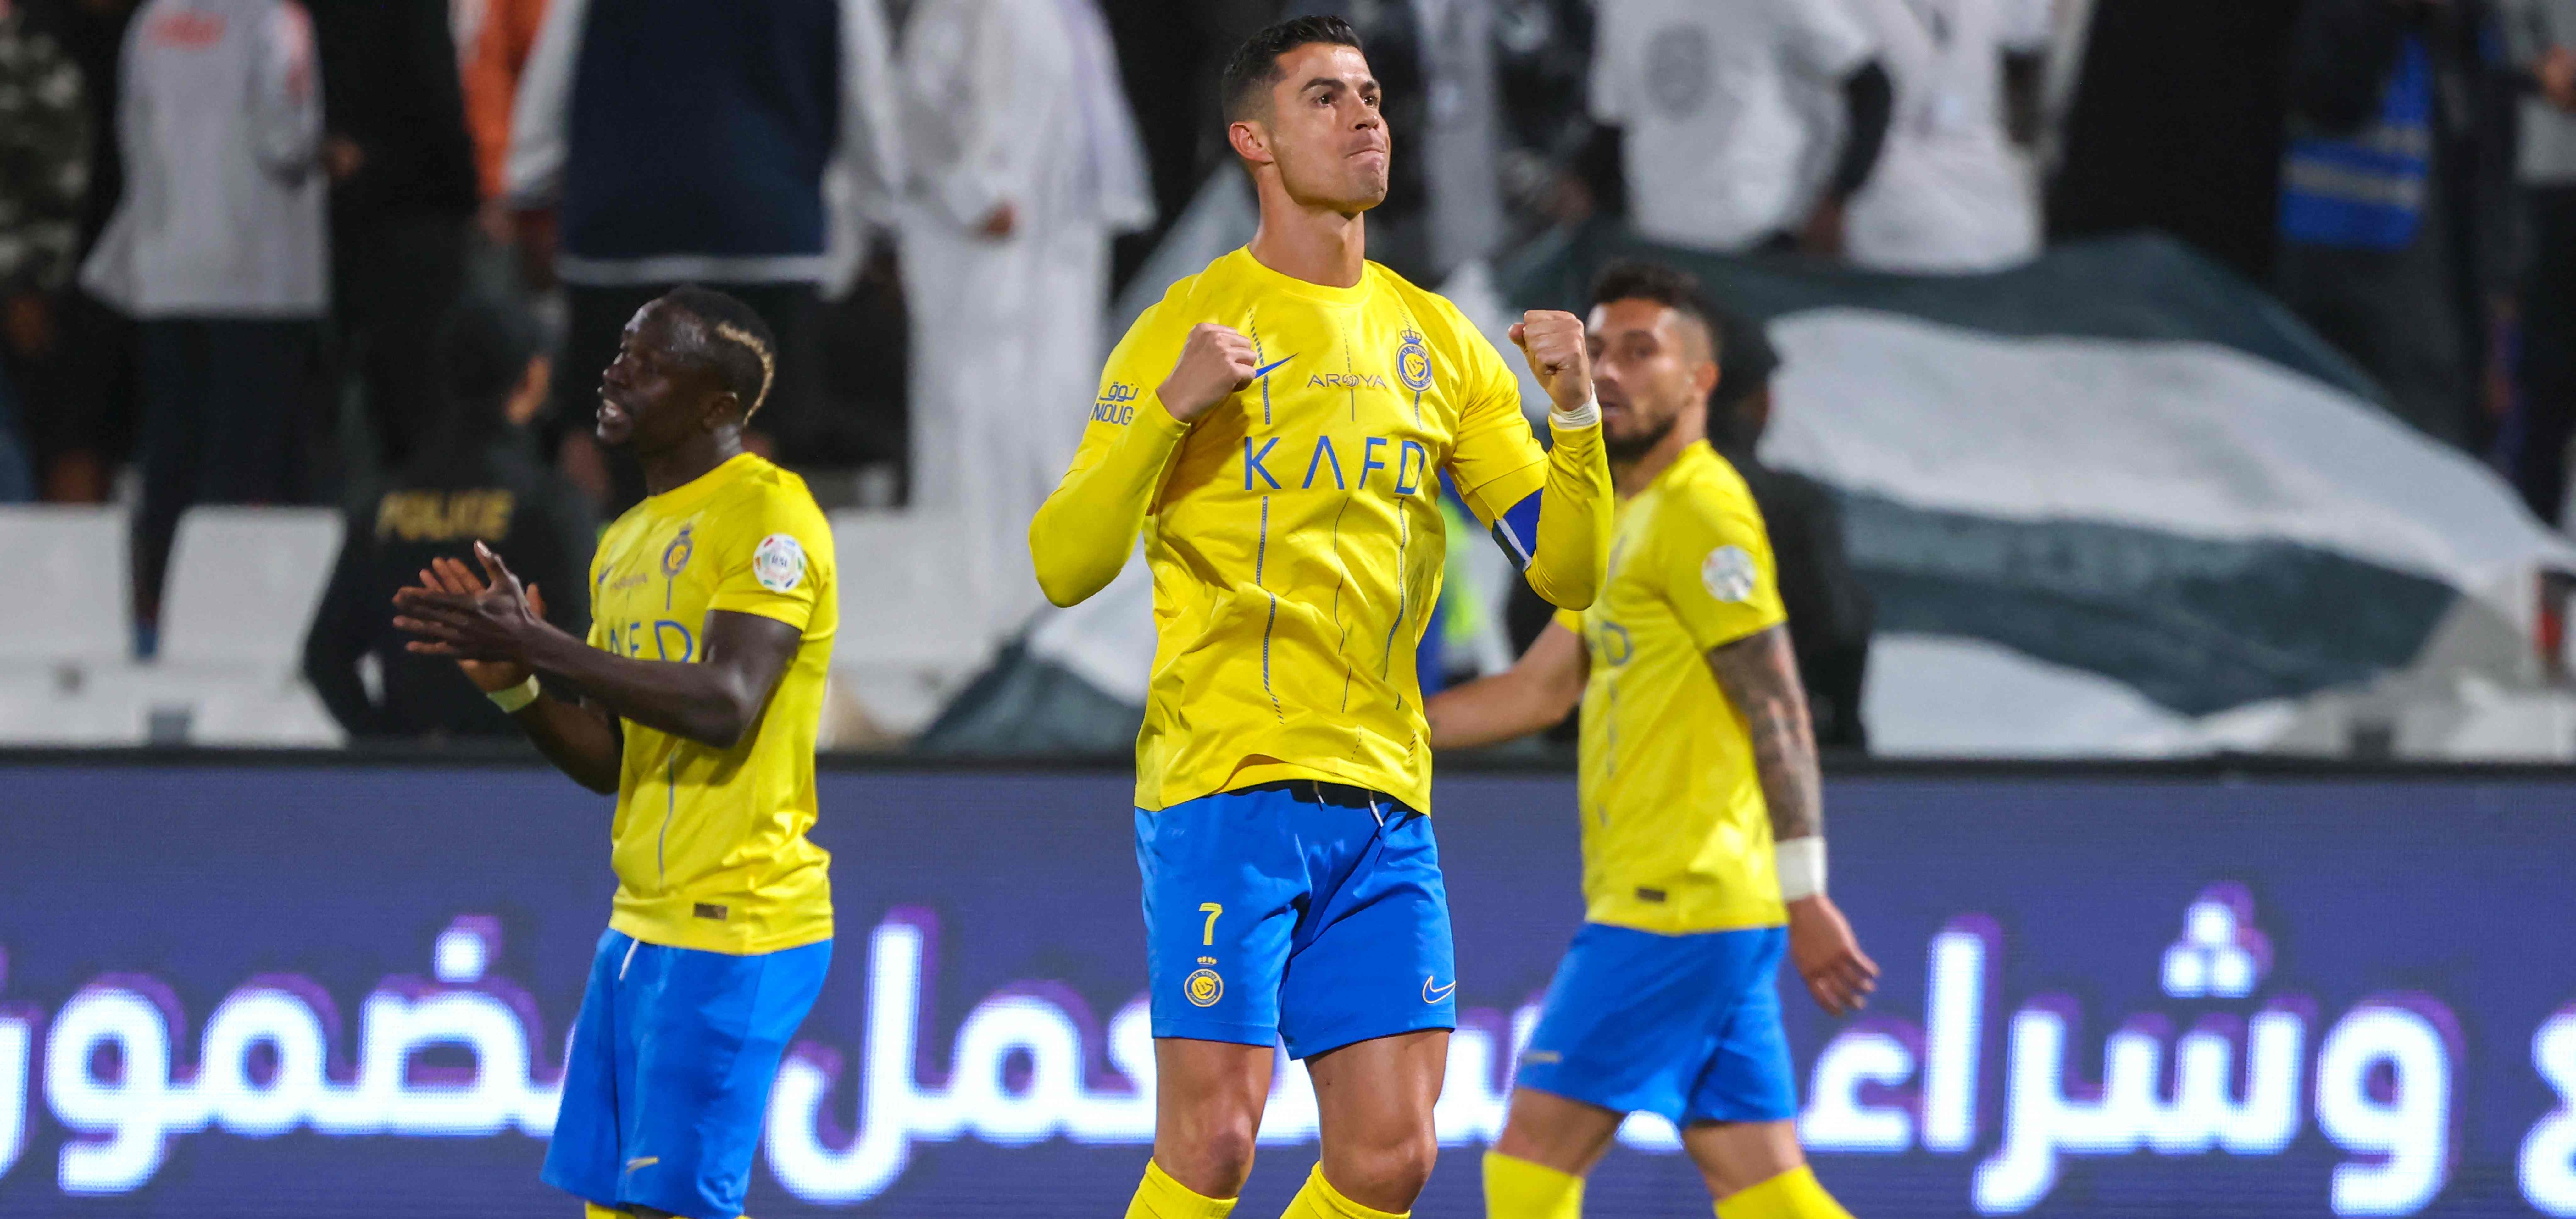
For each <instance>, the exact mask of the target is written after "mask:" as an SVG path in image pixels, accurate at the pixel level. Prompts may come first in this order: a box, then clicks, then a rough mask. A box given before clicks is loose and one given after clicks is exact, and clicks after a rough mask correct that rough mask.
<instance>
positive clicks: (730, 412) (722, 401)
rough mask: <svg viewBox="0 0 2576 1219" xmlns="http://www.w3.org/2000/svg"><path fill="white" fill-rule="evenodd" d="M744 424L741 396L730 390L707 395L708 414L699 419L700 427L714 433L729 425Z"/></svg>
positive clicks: (721, 390)
mask: <svg viewBox="0 0 2576 1219" xmlns="http://www.w3.org/2000/svg"><path fill="white" fill-rule="evenodd" d="M742 422H743V416H742V396H741V395H739V394H736V393H734V392H733V391H732V390H729V389H720V390H717V391H716V392H714V393H712V394H709V395H707V410H706V414H704V415H703V416H701V417H700V418H699V426H701V427H704V428H705V429H706V430H708V431H710V432H712V431H715V430H717V429H718V428H721V427H723V426H724V425H726V424H728V423H731V424H735V425H740V424H741V423H742Z"/></svg>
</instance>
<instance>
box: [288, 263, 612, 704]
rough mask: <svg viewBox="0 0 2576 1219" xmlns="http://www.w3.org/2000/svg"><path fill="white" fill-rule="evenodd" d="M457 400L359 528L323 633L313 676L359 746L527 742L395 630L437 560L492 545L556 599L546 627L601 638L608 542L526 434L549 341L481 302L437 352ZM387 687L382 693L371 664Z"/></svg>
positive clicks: (308, 674) (317, 620)
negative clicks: (425, 740)
mask: <svg viewBox="0 0 2576 1219" xmlns="http://www.w3.org/2000/svg"><path fill="white" fill-rule="evenodd" d="M438 350H439V353H440V358H441V361H442V364H443V366H444V379H445V381H446V388H447V392H448V394H449V396H450V412H449V414H450V420H451V422H450V425H449V430H448V432H447V434H446V436H445V438H444V440H443V441H441V442H439V443H435V444H432V445H431V446H430V447H429V448H428V449H426V450H424V451H423V452H421V453H420V454H418V455H417V456H416V457H415V458H414V459H413V461H412V462H411V463H410V464H409V465H408V466H406V467H405V468H404V469H403V470H402V471H401V472H400V473H398V474H396V475H395V476H394V477H393V479H392V480H391V481H390V484H389V485H388V486H387V487H386V488H385V490H384V491H383V492H382V493H381V494H379V495H377V496H376V497H375V499H374V500H373V501H371V502H370V503H368V504H367V505H366V506H365V507H364V508H362V509H360V510H358V511H356V512H354V513H352V514H351V516H350V518H349V530H348V542H347V543H346V545H345V546H344V547H343V548H342V549H341V552H340V562H339V566H338V568H337V569H336V570H335V571H333V572H332V575H331V585H330V588H329V589H328V590H327V591H326V592H324V593H323V595H322V606H321V608H320V610H318V611H317V612H316V614H315V616H314V621H313V630H312V633H311V634H310V635H308V636H306V638H305V641H304V675H305V679H306V680H308V681H310V682H312V683H313V688H314V690H315V691H316V692H317V693H319V694H320V695H321V696H322V701H323V703H324V705H326V706H328V707H329V708H330V709H331V715H332V717H333V718H334V719H337V720H339V721H340V726H341V727H342V728H345V729H347V730H348V733H349V735H350V736H351V737H356V738H369V737H376V738H385V737H436V736H499V737H516V736H518V735H519V730H518V728H517V727H516V726H515V725H513V724H512V723H511V722H510V719H509V717H508V716H506V715H504V714H502V713H501V712H500V710H499V709H498V708H496V707H494V706H493V705H492V702H491V700H490V699H487V698H485V697H484V696H483V693H482V692H481V691H479V690H476V689H475V688H474V687H473V685H472V684H471V683H469V682H467V681H466V680H465V678H464V676H463V675H462V674H460V673H459V672H458V671H457V668H456V664H455V662H454V661H451V660H447V659H445V658H443V657H424V656H414V655H412V654H411V653H409V652H407V651H405V650H404V648H403V644H404V642H405V641H406V640H407V639H408V638H409V637H408V636H405V635H403V634H401V633H400V632H397V631H395V630H394V629H393V625H392V617H393V615H392V613H391V612H390V610H389V609H388V607H389V606H391V605H392V603H393V595H394V590H395V589H398V588H401V587H403V586H404V585H406V584H412V583H417V582H418V577H419V573H420V572H421V570H422V569H424V568H426V567H428V566H429V560H430V558H431V556H433V555H454V554H456V553H457V552H458V551H459V550H461V549H464V548H466V546H467V545H468V544H469V543H472V542H475V541H483V542H488V543H490V544H491V546H492V548H493V549H494V550H498V551H500V552H501V553H503V554H506V555H509V556H510V565H511V567H512V568H513V569H514V570H516V571H517V572H518V573H519V574H520V576H521V578H523V579H525V580H527V581H528V582H529V583H531V584H534V585H535V586H537V587H538V588H539V589H540V590H542V595H543V597H544V600H545V611H546V618H547V620H548V621H551V622H553V623H554V624H555V625H556V626H559V627H562V628H563V629H565V630H567V631H571V632H573V633H575V634H580V633H581V632H583V631H585V630H587V629H588V627H589V622H590V597H589V592H590V589H589V575H588V573H589V568H590V552H591V547H592V544H593V543H594V542H595V541H596V540H597V537H598V532H599V522H598V518H597V517H596V516H595V515H594V514H593V512H592V510H591V508H590V503H589V501H588V500H587V499H586V498H584V497H583V496H582V495H581V494H580V492H579V491H577V490H576V489H575V488H574V487H573V486H572V484H571V483H570V482H569V481H567V480H565V479H564V478H563V477H562V476H561V475H559V474H557V473H555V472H554V471H553V470H551V469H549V468H547V467H546V466H545V465H544V464H543V463H542V462H540V461H539V460H538V458H537V454H536V446H535V443H534V441H533V439H532V438H531V437H530V435H529V433H528V431H527V425H528V424H529V422H530V421H532V420H533V419H535V418H536V416H537V414H538V412H539V411H540V410H542V409H543V408H544V406H545V404H546V401H547V394H548V392H549V390H550V388H551V381H552V377H551V371H552V369H551V365H550V363H549V361H548V360H547V358H546V356H545V355H544V354H543V346H542V340H541V339H540V337H539V335H538V334H537V332H536V328H535V326H534V325H533V324H532V323H531V322H530V321H529V320H528V319H526V318H525V317H523V316H520V315H518V314H516V313H514V312H512V311H510V310H508V309H506V308H505V307H503V306H499V305H495V304H491V303H487V302H482V301H477V300H469V301H468V302H467V303H466V304H464V305H462V306H460V307H459V308H458V310H457V312H456V314H455V315H454V316H453V317H452V318H451V319H450V320H449V322H448V323H447V326H446V328H445V332H444V333H443V335H442V336H441V339H440V343H439V348H438ZM367 656H373V657H375V658H376V662H377V664H378V665H379V666H381V673H382V676H383V681H382V688H381V691H380V692H372V693H371V692H370V691H369V690H368V689H367V688H366V684H365V683H364V681H363V680H362V679H361V678H360V676H359V668H358V666H359V662H360V660H361V659H362V658H364V657H367Z"/></svg>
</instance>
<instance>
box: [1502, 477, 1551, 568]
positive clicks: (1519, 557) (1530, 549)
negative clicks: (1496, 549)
mask: <svg viewBox="0 0 2576 1219" xmlns="http://www.w3.org/2000/svg"><path fill="white" fill-rule="evenodd" d="M1545 494H1546V492H1544V491H1532V492H1530V493H1529V494H1528V495H1526V496H1523V497H1521V502H1519V503H1517V504H1514V505H1512V506H1511V510H1510V511H1508V512H1505V513H1503V514H1502V515H1501V516H1498V517H1495V518H1494V544H1495V545H1497V546H1500V547H1502V548H1503V553H1504V554H1505V555H1506V556H1508V557H1510V559H1511V561H1512V566H1514V567H1516V568H1518V569H1520V570H1522V571H1528V570H1529V565H1530V560H1531V559H1533V558H1536V557H1537V556H1538V501H1539V497H1540V496H1543V495H1545Z"/></svg>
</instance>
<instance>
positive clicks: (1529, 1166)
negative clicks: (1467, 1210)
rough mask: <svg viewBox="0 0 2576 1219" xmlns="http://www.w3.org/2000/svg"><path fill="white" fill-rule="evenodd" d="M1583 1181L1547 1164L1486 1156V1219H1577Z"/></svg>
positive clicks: (1496, 1154) (1500, 1155)
mask: <svg viewBox="0 0 2576 1219" xmlns="http://www.w3.org/2000/svg"><path fill="white" fill-rule="evenodd" d="M1582 1214H1583V1178H1581V1177H1578V1176H1575V1175H1574V1174H1573V1173H1570V1172H1558V1171H1557V1170H1555V1169H1553V1168H1550V1167H1548V1166H1547V1165H1545V1164H1540V1163H1537V1162H1536V1161H1532V1160H1524V1159H1521V1158H1520V1157H1518V1156H1507V1155H1504V1154H1503V1153H1501V1152H1499V1151H1488V1152H1486V1153H1485V1219H1577V1217H1578V1216H1580V1215H1582Z"/></svg>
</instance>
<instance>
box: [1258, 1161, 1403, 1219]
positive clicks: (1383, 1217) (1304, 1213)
mask: <svg viewBox="0 0 2576 1219" xmlns="http://www.w3.org/2000/svg"><path fill="white" fill-rule="evenodd" d="M1412 1213H1413V1212H1412V1211H1381V1210H1371V1209H1370V1208H1368V1207H1365V1206H1362V1205H1360V1204H1359V1203H1357V1202H1353V1201H1351V1200H1350V1199H1348V1198H1345V1197H1343V1196H1342V1191H1340V1190H1338V1189H1335V1188H1333V1183H1332V1182H1330V1181H1327V1180H1325V1179H1324V1166H1323V1165H1321V1164H1317V1165H1316V1166H1315V1171H1313V1172H1310V1173H1308V1174H1306V1188H1304V1189H1301V1190H1298V1191H1297V1196H1296V1197H1294V1198H1291V1199H1289V1200H1288V1209H1287V1210H1286V1211H1285V1212H1282V1213H1281V1215H1280V1216H1279V1219H1404V1217H1405V1216H1407V1215H1410V1214H1412Z"/></svg>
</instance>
